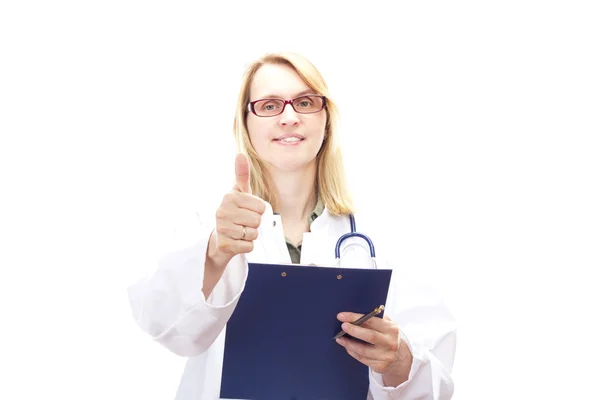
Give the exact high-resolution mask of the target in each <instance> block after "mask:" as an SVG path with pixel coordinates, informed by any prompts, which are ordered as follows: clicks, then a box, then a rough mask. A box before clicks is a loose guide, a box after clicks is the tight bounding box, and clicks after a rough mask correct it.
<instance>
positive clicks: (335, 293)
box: [220, 216, 392, 400]
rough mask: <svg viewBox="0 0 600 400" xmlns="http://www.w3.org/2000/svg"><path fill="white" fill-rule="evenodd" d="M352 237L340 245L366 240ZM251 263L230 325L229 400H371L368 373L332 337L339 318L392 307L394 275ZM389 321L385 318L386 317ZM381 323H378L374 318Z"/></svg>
mask: <svg viewBox="0 0 600 400" xmlns="http://www.w3.org/2000/svg"><path fill="white" fill-rule="evenodd" d="M350 217H351V226H352V231H353V232H351V233H348V234H346V235H344V236H342V237H340V239H339V240H338V243H337V245H336V249H335V250H336V258H337V259H338V260H339V249H340V245H341V243H342V241H343V240H345V239H347V238H348V237H353V236H358V237H362V238H364V239H365V240H367V242H368V243H369V246H370V250H371V256H372V258H373V260H374V258H375V249H374V247H373V244H372V243H371V241H370V239H369V238H368V237H367V236H365V235H363V234H360V233H356V232H355V225H354V219H353V217H352V216H350ZM374 266H375V268H372V267H371V266H370V265H369V266H366V268H365V269H362V268H342V267H315V266H306V265H298V264H295V265H289V264H288V265H281V264H259V263H249V264H248V268H249V271H248V279H247V281H246V286H245V288H244V291H243V292H242V294H241V296H240V299H239V301H238V304H237V306H236V308H235V311H234V312H233V314H232V316H231V318H230V319H229V321H228V323H227V328H226V333H225V353H224V359H223V371H222V378H221V393H220V397H221V398H223V399H253V400H275V399H277V400H282V399H294V400H305V399H311V400H316V399H319V400H321V399H328V400H355V399H356V400H365V399H366V398H367V394H368V390H369V369H368V367H367V366H366V365H364V364H362V363H360V362H359V361H357V360H356V359H354V358H353V357H351V356H350V355H349V354H347V352H346V350H345V348H344V347H342V346H340V345H339V344H337V343H336V341H335V340H334V339H333V336H334V335H335V334H336V333H338V332H339V331H340V330H341V322H340V321H338V320H337V314H338V313H339V312H341V311H352V312H356V313H362V314H367V313H369V312H370V311H372V310H373V309H374V308H375V307H378V306H379V305H385V304H386V300H387V295H388V289H389V284H390V279H391V275H392V270H390V269H377V267H376V265H375V263H374ZM379 317H383V313H382V314H380V315H379ZM375 318H378V317H375Z"/></svg>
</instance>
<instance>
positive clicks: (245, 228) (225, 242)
mask: <svg viewBox="0 0 600 400" xmlns="http://www.w3.org/2000/svg"><path fill="white" fill-rule="evenodd" d="M265 208H266V207H265V203H264V201H263V200H262V199H260V198H258V197H256V196H253V195H252V190H251V188H250V165H249V163H248V159H247V158H246V156H245V155H244V154H238V155H237V157H236V159H235V185H234V187H233V189H232V190H231V191H230V192H228V193H226V194H225V196H223V201H222V202H221V205H220V206H219V208H218V209H217V212H216V229H215V231H216V245H217V250H218V251H219V252H220V253H222V254H225V255H227V256H228V257H233V256H235V255H236V254H240V253H250V252H251V251H252V250H253V249H254V240H256V239H257V238H258V227H259V226H260V221H261V218H262V215H263V213H264V212H265Z"/></svg>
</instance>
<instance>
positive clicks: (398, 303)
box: [370, 271, 456, 400]
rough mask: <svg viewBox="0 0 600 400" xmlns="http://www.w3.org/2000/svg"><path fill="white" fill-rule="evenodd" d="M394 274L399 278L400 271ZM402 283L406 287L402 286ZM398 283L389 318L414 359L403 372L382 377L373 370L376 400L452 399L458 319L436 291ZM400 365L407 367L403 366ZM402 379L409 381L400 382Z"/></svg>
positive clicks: (397, 281)
mask: <svg viewBox="0 0 600 400" xmlns="http://www.w3.org/2000/svg"><path fill="white" fill-rule="evenodd" d="M394 274H396V275H399V271H394ZM400 280H401V281H402V284H398V283H399V281H400ZM395 282H396V284H395V285H394V286H393V288H390V300H391V303H390V314H389V316H390V317H391V318H390V319H391V320H392V321H394V322H395V323H396V324H397V326H398V327H399V329H400V337H399V339H400V341H401V342H403V343H401V346H400V347H402V346H405V348H406V351H407V352H409V353H410V355H411V356H412V360H411V362H410V367H409V368H406V370H402V371H400V370H398V371H391V372H390V373H387V374H380V373H377V372H375V371H373V370H371V371H370V381H371V393H372V396H373V399H374V400H380V399H393V400H408V399H428V400H448V399H450V398H451V397H452V395H453V392H454V382H453V380H452V377H451V372H452V366H453V363H454V355H455V351H456V324H455V321H454V318H453V316H452V314H451V313H450V311H449V310H448V308H447V307H446V306H445V304H444V302H443V300H442V299H441V298H440V296H439V295H438V294H437V293H436V292H435V291H434V290H431V289H428V288H426V287H424V286H419V285H417V284H416V283H413V282H408V281H407V280H406V279H405V278H404V277H403V278H401V279H395ZM392 289H393V292H392ZM399 366H400V368H404V367H403V366H402V363H399ZM394 372H400V374H397V373H394ZM406 372H407V374H406ZM398 376H402V377H405V378H403V379H401V380H398V379H396V378H397V377H398ZM388 382H390V383H388ZM399 382H400V383H399Z"/></svg>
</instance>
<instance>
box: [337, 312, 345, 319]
mask: <svg viewBox="0 0 600 400" xmlns="http://www.w3.org/2000/svg"><path fill="white" fill-rule="evenodd" d="M337 319H339V320H340V321H343V320H344V313H339V314H338V315H337Z"/></svg>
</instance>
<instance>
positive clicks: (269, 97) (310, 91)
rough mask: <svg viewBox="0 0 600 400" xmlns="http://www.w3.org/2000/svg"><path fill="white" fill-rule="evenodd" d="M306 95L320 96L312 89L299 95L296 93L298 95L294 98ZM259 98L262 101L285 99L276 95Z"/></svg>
mask: <svg viewBox="0 0 600 400" xmlns="http://www.w3.org/2000/svg"><path fill="white" fill-rule="evenodd" d="M305 94H314V95H317V96H318V94H317V93H315V91H314V90H312V89H306V90H303V91H301V92H299V93H296V95H295V96H294V97H293V98H296V97H299V96H304V95H305ZM259 98H260V99H282V98H283V97H281V96H279V95H276V94H267V95H265V96H262V97H259Z"/></svg>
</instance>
